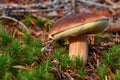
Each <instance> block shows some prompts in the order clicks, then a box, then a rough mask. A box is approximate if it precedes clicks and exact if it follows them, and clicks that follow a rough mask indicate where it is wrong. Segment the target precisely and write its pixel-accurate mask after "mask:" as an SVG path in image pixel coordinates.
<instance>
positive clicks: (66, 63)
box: [60, 54, 74, 70]
mask: <svg viewBox="0 0 120 80" xmlns="http://www.w3.org/2000/svg"><path fill="white" fill-rule="evenodd" d="M60 64H61V67H62V69H63V70H65V69H66V68H68V67H69V68H73V66H74V64H73V61H72V60H71V59H70V57H69V55H68V54H64V55H61V58H60Z"/></svg>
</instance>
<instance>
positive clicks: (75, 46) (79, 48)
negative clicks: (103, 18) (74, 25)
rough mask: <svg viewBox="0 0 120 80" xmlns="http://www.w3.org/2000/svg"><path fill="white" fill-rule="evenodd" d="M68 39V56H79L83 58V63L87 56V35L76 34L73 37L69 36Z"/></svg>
mask: <svg viewBox="0 0 120 80" xmlns="http://www.w3.org/2000/svg"><path fill="white" fill-rule="evenodd" d="M69 41H70V45H69V56H70V57H71V58H75V57H78V56H80V58H81V59H82V60H83V63H85V62H86V61H87V56H88V43H87V36H86V35H78V36H75V37H71V38H70V39H69Z"/></svg>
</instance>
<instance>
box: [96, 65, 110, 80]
mask: <svg viewBox="0 0 120 80" xmlns="http://www.w3.org/2000/svg"><path fill="white" fill-rule="evenodd" d="M98 75H99V76H100V78H101V79H104V78H105V76H107V75H108V70H107V67H106V66H102V67H100V68H99V69H98Z"/></svg>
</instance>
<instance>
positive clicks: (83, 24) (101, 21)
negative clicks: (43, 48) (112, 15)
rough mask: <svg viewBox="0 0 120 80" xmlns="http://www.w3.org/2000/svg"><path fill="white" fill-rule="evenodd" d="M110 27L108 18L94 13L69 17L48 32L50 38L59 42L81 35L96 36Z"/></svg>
mask: <svg viewBox="0 0 120 80" xmlns="http://www.w3.org/2000/svg"><path fill="white" fill-rule="evenodd" d="M107 26H108V18H106V17H104V16H100V15H97V14H94V13H79V14H71V15H68V16H66V17H64V18H62V19H61V20H59V21H58V22H57V23H56V24H55V25H54V26H53V27H52V28H51V29H50V30H49V32H48V37H49V38H51V39H53V40H57V39H61V38H65V37H73V36H77V35H80V34H95V33H98V32H101V31H103V30H104V29H105V28H106V27H107Z"/></svg>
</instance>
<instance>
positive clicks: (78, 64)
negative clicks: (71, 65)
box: [74, 56, 85, 78]
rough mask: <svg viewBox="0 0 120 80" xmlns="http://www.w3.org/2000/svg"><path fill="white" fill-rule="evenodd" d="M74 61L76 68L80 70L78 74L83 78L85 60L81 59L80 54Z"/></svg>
mask: <svg viewBox="0 0 120 80" xmlns="http://www.w3.org/2000/svg"><path fill="white" fill-rule="evenodd" d="M74 61H75V66H76V69H77V71H78V74H79V75H80V76H81V78H82V77H83V76H84V74H85V71H84V66H83V61H82V60H81V58H80V56H78V57H76V58H75V60H74Z"/></svg>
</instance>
